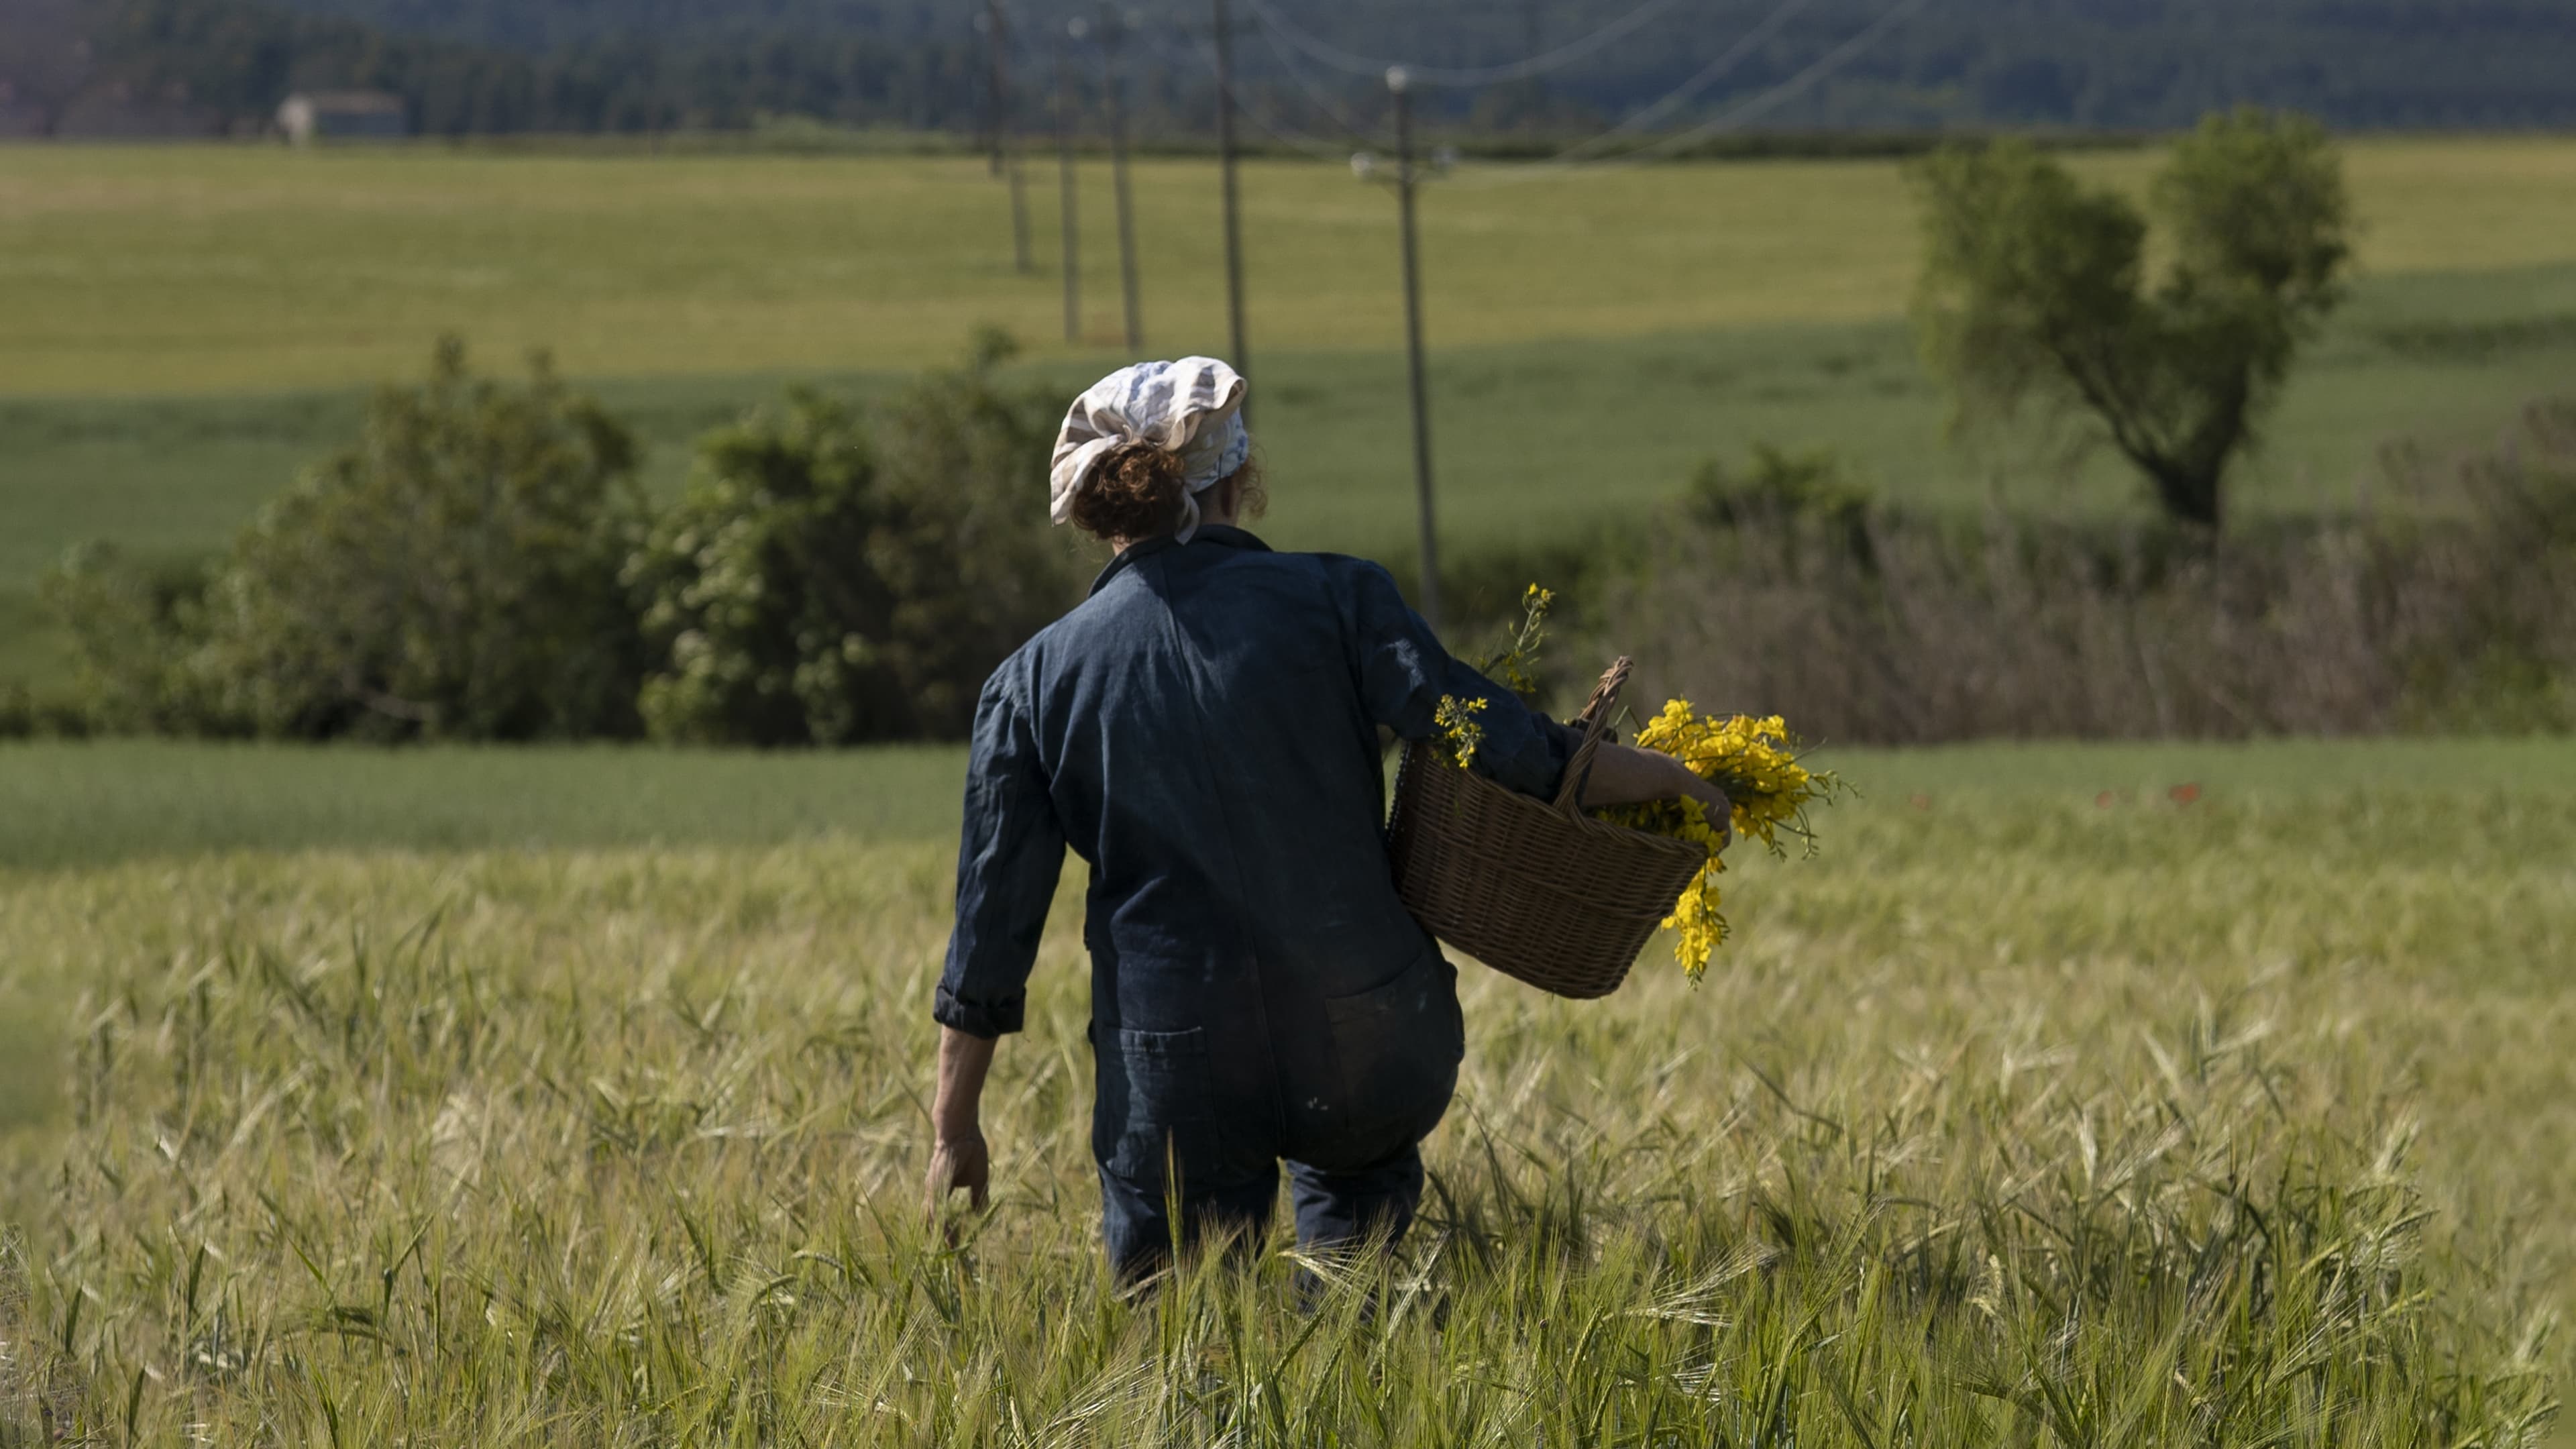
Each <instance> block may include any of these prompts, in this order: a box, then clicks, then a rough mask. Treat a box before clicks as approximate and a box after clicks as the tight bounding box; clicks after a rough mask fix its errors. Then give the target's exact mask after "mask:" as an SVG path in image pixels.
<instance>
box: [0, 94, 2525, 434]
mask: <svg viewBox="0 0 2576 1449" xmlns="http://www.w3.org/2000/svg"><path fill="white" fill-rule="evenodd" d="M2077 164H2078V165H2079V166H2081V167H2082V168H2084V169H2085V170H2086V171H2088V172H2091V173H2094V174H2096V175H2099V176H2102V177H2105V178H2108V179H2112V180H2116V181H2119V182H2121V183H2123V184H2136V183H2137V182H2139V181H2140V180H2142V178H2143V177H2144V176H2145V175H2146V174H2147V172H2148V170H2149V169H2150V168H2151V167H2152V165H2153V164H2154V158H2153V156H2152V155H2151V154H2147V153H2126V154H2114V155H2104V156H2092V157H2085V158H2081V159H2080V160H2079V161H2078V162H2077ZM2350 164H2351V170H2352V179H2353V186H2354V190H2355V194H2356V196H2357V198H2358V200H2359V203H2360V210H2361V220H2362V222H2363V227H2364V230H2363V235H2362V254H2361V265H2362V268H2363V270H2364V272H2365V273H2366V274H2368V275H2372V276H2380V277H2394V276H2403V275H2410V274H2414V273H2420V272H2493V271H2504V270H2512V269H2515V268H2522V267H2531V266H2541V265H2549V264H2556V263H2564V262H2569V261H2571V260H2576V143H2569V142H2564V141H2556V140H2531V141H2501V140H2499V141H2487V140H2469V141H2385V142H2363V143H2356V144H2354V145H2353V146H2352V147H2351V149H2350ZM1136 177H1137V183H1136V187H1137V189H1136V196H1137V226H1138V232H1139V236H1140V238H1141V239H1142V242H1143V245H1144V250H1145V258H1146V263H1147V265H1146V269H1145V270H1146V287H1147V312H1146V320H1147V326H1148V329H1149V336H1150V340H1151V342H1152V344H1153V346H1154V347H1155V348H1156V349H1158V350H1163V351H1167V352H1168V351H1171V350H1176V349H1210V348H1214V347H1217V346H1219V345H1221V344H1222V342H1223V340H1224V334H1223V315H1224V314H1223V308H1222V305H1221V292H1220V288H1221V285H1222V283H1221V255H1220V253H1219V251H1218V248H1217V228H1216V226H1215V216H1214V209H1215V205H1216V186H1215V175H1214V168H1213V166H1212V165H1211V164H1210V163H1207V162H1202V161H1177V160H1148V161H1145V162H1142V163H1140V164H1139V165H1138V167H1137V168H1136ZM1479 177H1480V173H1478V172H1477V171H1475V170H1473V169H1470V170H1469V171H1468V172H1466V173H1465V174H1463V175H1462V176H1461V177H1460V178H1459V179H1458V180H1457V181H1455V182H1453V183H1450V184H1446V185H1443V186H1440V187H1438V188H1435V189H1434V191H1433V192H1432V193H1431V195H1430V196H1429V198H1428V199H1427V201H1426V203H1425V206H1424V212H1423V216H1424V226H1425V235H1424V247H1425V261H1426V275H1427V278H1428V295H1429V304H1428V306H1429V316H1430V327H1431V332H1432V335H1433V336H1434V337H1435V338H1436V339H1437V340H1438V341H1440V342H1441V343H1442V344H1444V345H1450V346H1461V345H1482V344H1492V343H1505V342H1522V341H1531V340H1553V339H1564V338H1587V339H1597V338H1609V337H1634V336H1646V335H1654V334H1663V333H1673V332H1684V333H1688V332H1705V331H1711V330H1719V329H1734V328H1743V327H1760V326H1777V325H1783V324H1802V323H1813V322H1849V321H1861V320H1868V319H1872V318H1880V317H1887V316H1892V315H1894V314H1896V313H1898V312H1900V311H1901V310H1902V309H1903V306H1904V303H1905V295H1906V289H1907V287H1908V285H1909V284H1910V278H1911V275H1912V270H1913V265H1914V261H1915V255H1916V251H1917V246H1916V240H1915V236H1914V231H1913V227H1912V225H1911V220H1910V205H1909V202H1908V200H1907V198H1906V194H1905V183H1904V181H1903V177H1902V172H1901V169H1900V168H1899V167H1898V166H1897V165H1896V164H1895V163H1891V162H1878V161H1860V162H1799V161H1783V162H1762V163H1745V164H1730V165H1717V164H1712V165H1694V166H1676V167H1665V168H1649V169H1640V170H1630V171H1620V172H1611V173H1606V174H1601V175H1593V176H1580V177H1572V178H1567V179H1562V180H1555V181H1549V182H1545V183H1541V184H1535V185H1524V186H1512V187H1489V186H1485V185H1482V184H1480V179H1479ZM1032 179H1033V180H1034V181H1035V182H1037V183H1038V184H1037V186H1036V188H1035V191H1034V195H1035V202H1034V215H1035V218H1036V220H1037V222H1038V223H1039V226H1038V235H1037V237H1036V246H1035V252H1036V255H1037V256H1038V257H1039V258H1041V259H1043V261H1044V265H1043V266H1042V267H1041V268H1040V270H1039V272H1038V274H1036V275H1032V276H1027V277H1018V276H1015V275H1013V273H1012V271H1011V262H1010V250H1009V245H1010V238H1009V228H1008V223H1007V212H1006V210H1005V201H1004V192H1003V189H1002V188H1001V187H1000V186H999V185H997V184H996V183H994V182H993V181H991V180H990V179H988V178H987V177H986V175H985V174H984V169H983V166H982V164H981V163H980V162H979V161H976V160H973V159H968V158H954V159H941V158H858V159H825V158H798V157H762V156H720V157H708V156H693V157H668V158H652V157H629V158H622V159H620V158H600V157H591V156H578V155H569V156H567V155H508V154H491V153H475V152H455V151H445V150H439V149H433V148H422V149H418V150H409V151H393V152H385V151H372V152H359V151H349V152H323V153H319V154H299V153H290V152H286V151H282V150H276V149H267V148H245V147H193V148H176V149H174V148H122V147H120V148H106V147H79V148H44V147H30V146H22V147H11V148H6V149H0V311H5V313H6V315H8V316H9V318H10V319H11V320H10V330H9V333H8V345H7V347H6V348H5V350H0V395H16V396H60V395H81V396H101V395H113V396H126V395H133V394H165V393H204V392H233V393H238V392H265V391H273V390H277V389H284V388H312V387H340V386H348V385H352V384H360V383H365V382H368V381H372V380H374V379H377V378H381V377H385V376H389V375H394V374H398V373H401V372H403V371H406V370H408V369H410V368H412V367H414V366H416V365H417V363H418V360H419V358H420V356H421V352H422V348H423V347H424V345H425V341H426V339H427V338H428V337H430V336H431V335H433V334H434V333H436V332H438V331H440V330H444V329H453V330H457V331H462V332H465V333H467V334H469V335H472V336H473V337H475V338H477V339H479V340H480V341H481V342H482V343H483V344H484V345H485V346H487V347H489V348H491V349H493V350H494V352H495V353H496V354H497V355H503V356H508V355H515V354H516V353H517V352H519V351H520V350H523V349H525V348H529V347H538V346H542V347H549V348H552V349H554V350H555V352H556V353H557V355H558V356H559V357H560V358H561V360H562V361H563V363H564V365H565V367H566V368H567V370H569V371H571V372H574V373H576V374H580V375H584V376H599V377H631V376H701V375H706V374H725V373H740V372H757V371H764V370H778V369H810V370H833V369H849V370H882V369H888V368H910V367H917V366H920V365H922V364H923V363H925V362H928V361H932V360H935V359H937V358H939V357H942V356H944V355H946V354H947V353H949V352H950V351H951V350H953V349H954V348H955V347H956V346H957V344H958V339H959V338H961V337H962V336H963V335H964V334H965V332H966V330H967V329H968V328H969V327H971V326H973V325H975V324H977V323H982V322H993V323H998V324H1001V325H1003V326H1006V327H1009V328H1011V329H1012V330H1013V331H1015V332H1016V333H1018V334H1019V335H1020V336H1022V337H1024V338H1027V339H1029V340H1031V341H1033V342H1047V341H1049V340H1051V339H1054V338H1055V337H1057V336H1058V334H1059V329H1060V324H1059V321H1058V307H1057V290H1056V283H1055V278H1054V258H1055V256H1056V235H1055V232H1054V230H1053V224H1054V219H1055V208H1054V206H1053V204H1052V198H1051V194H1050V192H1049V190H1048V188H1047V186H1046V182H1047V181H1048V180H1050V179H1051V178H1050V177H1049V175H1048V173H1047V171H1046V170H1044V169H1043V168H1040V169H1037V170H1035V171H1034V172H1033V177H1032ZM1084 184H1085V186H1086V187H1087V188H1088V190H1087V196H1088V198H1089V200H1090V203H1091V204H1090V206H1089V207H1088V209H1086V210H1085V211H1084V212H1083V216H1084V218H1085V223H1084V236H1083V242H1084V247H1085V253H1084V255H1085V278H1084V281H1085V286H1086V289H1087V294H1088V296H1089V298H1090V308H1089V312H1088V317H1089V323H1088V325H1089V327H1090V328H1091V329H1093V330H1094V331H1095V333H1097V334H1098V335H1097V337H1096V343H1097V345H1096V346H1095V347H1094V348H1093V349H1092V351H1093V355H1095V356H1099V355H1103V354H1102V353H1101V351H1100V349H1101V348H1103V347H1106V346H1107V344H1108V343H1110V342H1111V341H1112V340H1113V335H1112V334H1111V332H1110V331H1109V329H1112V328H1114V326H1115V321H1116V315H1117V314H1116V310H1115V308H1116V281H1115V278H1116V266H1115V251H1114V242H1113V237H1114V232H1113V230H1112V214H1111V210H1110V208H1109V207H1108V205H1107V204H1106V203H1107V201H1108V199H1109V192H1108V186H1107V180H1106V168H1105V167H1104V166H1099V165H1093V166H1091V167H1089V168H1088V169H1087V171H1086V175H1085V181H1084ZM1244 187H1245V192H1244V194H1245V198H1246V205H1247V208H1248V210H1247V215H1246V229H1247V234H1248V237H1249V240H1248V242H1247V251H1248V267H1249V272H1250V290H1251V303H1252V312H1251V325H1252V328H1253V334H1254V337H1255V339H1256V346H1259V347H1262V348H1266V349H1276V350H1280V351H1292V352H1304V351H1343V350H1356V351H1375V350H1382V349H1387V348H1391V347H1394V346H1396V345H1397V344H1398V343H1399V342H1400V339H1401V336H1402V333H1401V330H1400V328H1401V318H1400V315H1399V313H1398V310H1397V308H1396V305H1395V290H1394V284H1395V280H1396V277H1395V244H1394V243H1395V233H1394V224H1395V213H1394V206H1393V203H1392V202H1391V200H1390V199H1389V198H1388V197H1387V196H1386V195H1384V194H1383V193H1382V192H1380V191H1379V190H1378V189H1376V188H1373V187H1369V186H1365V185H1362V184H1360V183H1358V182H1356V181H1354V180H1353V179H1352V178H1351V177H1350V175H1349V173H1348V172H1347V171H1345V170H1343V169H1341V168H1339V167H1333V166H1325V165H1318V164H1298V163H1288V162H1273V161H1264V162H1258V163H1255V164H1253V165H1252V166H1251V167H1250V169H1249V171H1248V173H1247V175H1246V179H1245V183H1244Z"/></svg>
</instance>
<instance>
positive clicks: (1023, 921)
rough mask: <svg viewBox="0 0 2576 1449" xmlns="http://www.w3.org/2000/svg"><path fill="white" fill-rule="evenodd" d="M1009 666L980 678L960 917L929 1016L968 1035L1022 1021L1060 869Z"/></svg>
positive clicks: (1048, 802) (1058, 841) (960, 866)
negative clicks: (985, 679) (1030, 973)
mask: <svg viewBox="0 0 2576 1449" xmlns="http://www.w3.org/2000/svg"><path fill="white" fill-rule="evenodd" d="M1016 679H1017V676H1016V674H1015V673H1014V672H1013V671H1012V670H1011V669H1010V667H1009V666H1007V665H1006V666H1004V668H1003V669H1001V670H999V671H997V672H995V674H994V675H993V677H992V679H990V680H989V681H987V682H986V683H985V685H984V693H983V697H982V698H981V699H980V700H979V701H978V702H977V704H976V707H975V741H974V749H973V756H972V759H971V760H970V761H969V763H968V765H967V770H966V811H965V829H964V836H963V839H962V840H961V841H960V843H959V845H958V849H957V924H956V928H955V930H954V931H953V932H952V933H951V934H950V936H949V938H948V964H947V967H946V969H945V970H943V971H942V972H941V973H940V977H939V992H938V996H937V999H936V1000H935V1001H934V1002H933V1004H932V1007H931V1015H932V1016H934V1017H936V1018H938V1020H939V1022H940V1024H941V1025H943V1026H951V1027H955V1028H956V1029H957V1030H959V1031H962V1032H965V1033H967V1034H968V1035H970V1036H980V1037H996V1036H1000V1035H1002V1034H1003V1033H1005V1032H1014V1031H1018V1030H1019V1029H1020V1028H1021V1025H1022V1021H1023V1017H1024V1016H1025V1012H1026V1003H1027V1000H1028V981H1029V970H1030V968H1031V967H1033V966H1035V965H1036V964H1037V955H1038V938H1039V936H1040V935H1041V934H1042V933H1043V932H1044V931H1045V929H1046V918H1047V906H1048V905H1049V903H1050V902H1052V901H1053V900H1054V899H1055V887H1056V879H1057V877H1058V876H1059V875H1061V874H1062V873H1063V871H1064V847H1065V840H1064V826H1063V824H1062V823H1061V822H1059V821H1058V820H1057V818H1056V813H1055V802H1054V801H1053V799H1052V798H1051V797H1050V796H1049V794H1048V789H1047V780H1046V774H1045V771H1044V770H1043V769H1042V768H1041V767H1040V765H1039V761H1038V752H1037V738H1036V734H1035V730H1034V723H1033V721H1032V720H1031V719H1030V717H1029V712H1028V709H1027V702H1026V701H1025V700H1024V699H1023V698H1021V697H1020V695H1019V693H1018V690H1017V688H1016Z"/></svg>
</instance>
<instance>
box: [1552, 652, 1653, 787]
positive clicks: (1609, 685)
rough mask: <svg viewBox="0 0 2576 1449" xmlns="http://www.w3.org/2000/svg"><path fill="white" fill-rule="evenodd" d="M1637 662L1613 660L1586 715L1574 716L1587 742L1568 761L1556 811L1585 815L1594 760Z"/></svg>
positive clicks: (1624, 657)
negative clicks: (1585, 797) (1585, 791)
mask: <svg viewBox="0 0 2576 1449" xmlns="http://www.w3.org/2000/svg"><path fill="white" fill-rule="evenodd" d="M1633 663H1634V661H1633V660H1631V659H1629V657H1628V656H1627V655H1625V654H1622V655H1620V656H1619V657H1618V658H1616V659H1614V660H1612V661H1610V667H1609V668H1607V669H1605V670H1602V671H1601V682H1600V683H1599V684H1596V685H1594V686H1593V687H1592V698H1591V699H1590V700H1588V701H1586V702H1585V703H1584V706H1583V713H1581V714H1578V715H1576V716H1575V717H1574V720H1573V723H1575V724H1578V725H1581V726H1582V727H1583V743H1582V744H1580V745H1577V746H1575V749H1574V758H1572V759H1570V760H1567V761H1566V762H1565V781H1564V783H1563V784H1561V785H1559V786H1557V790H1556V808H1557V809H1559V810H1562V811H1564V812H1565V813H1566V814H1568V815H1573V816H1580V815H1581V814H1582V813H1583V787H1584V785H1585V784H1586V783H1587V782H1588V781H1590V779H1591V778H1592V757H1593V756H1594V755H1597V754H1599V753H1601V740H1602V737H1603V736H1605V735H1607V734H1608V733H1609V732H1610V708H1611V706H1613V705H1615V704H1617V703H1618V702H1619V690H1620V688H1621V686H1623V685H1625V684H1627V682H1628V670H1629V667H1630V666H1631V665H1632V664H1633Z"/></svg>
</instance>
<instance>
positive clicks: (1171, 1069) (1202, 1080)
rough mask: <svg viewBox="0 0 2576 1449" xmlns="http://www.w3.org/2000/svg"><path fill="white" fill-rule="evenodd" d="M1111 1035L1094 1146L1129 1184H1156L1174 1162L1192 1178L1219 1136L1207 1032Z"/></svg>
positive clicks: (1102, 1073)
mask: <svg viewBox="0 0 2576 1449" xmlns="http://www.w3.org/2000/svg"><path fill="white" fill-rule="evenodd" d="M1110 1035H1111V1037H1112V1044H1113V1045H1114V1047H1115V1060H1110V1059H1108V1058H1109V1056H1110V1054H1109V1053H1105V1052H1104V1053H1103V1054H1102V1056H1103V1060H1102V1061H1101V1063H1100V1094H1099V1098H1098V1106H1097V1108H1096V1109H1095V1112H1096V1115H1095V1117H1094V1119H1093V1123H1092V1134H1093V1136H1092V1150H1093V1151H1094V1153H1095V1154H1097V1155H1099V1157H1100V1159H1101V1161H1103V1162H1104V1163H1106V1164H1107V1165H1108V1168H1109V1170H1110V1171H1112V1172H1114V1173H1116V1174H1118V1175H1119V1176H1120V1177H1123V1178H1125V1179H1127V1180H1128V1181H1130V1182H1135V1183H1140V1184H1157V1185H1158V1184H1160V1183H1161V1182H1162V1181H1163V1168H1164V1165H1165V1164H1166V1163H1167V1162H1173V1161H1177V1162H1178V1163H1179V1164H1180V1167H1181V1177H1182V1181H1184V1182H1187V1181H1189V1180H1190V1178H1191V1177H1192V1175H1193V1169H1194V1168H1199V1169H1201V1170H1204V1165H1205V1164H1207V1163H1208V1162H1209V1161H1210V1160H1211V1159H1210V1153H1211V1148H1212V1146H1213V1140H1214V1136H1215V1125H1216V1118H1215V1113H1214V1110H1213V1109H1212V1107H1211V1106H1210V1102H1209V1089H1210V1083H1209V1074H1208V1044H1207V1033H1206V1032H1205V1031H1204V1030H1202V1029H1200V1028H1198V1027H1192V1028H1190V1029H1189V1030H1187V1031H1129V1030H1127V1029H1125V1028H1123V1027H1122V1028H1120V1029H1118V1030H1117V1031H1116V1032H1114V1033H1111V1034H1110ZM1103 1148H1106V1151H1103V1150H1102V1149H1103Z"/></svg>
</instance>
